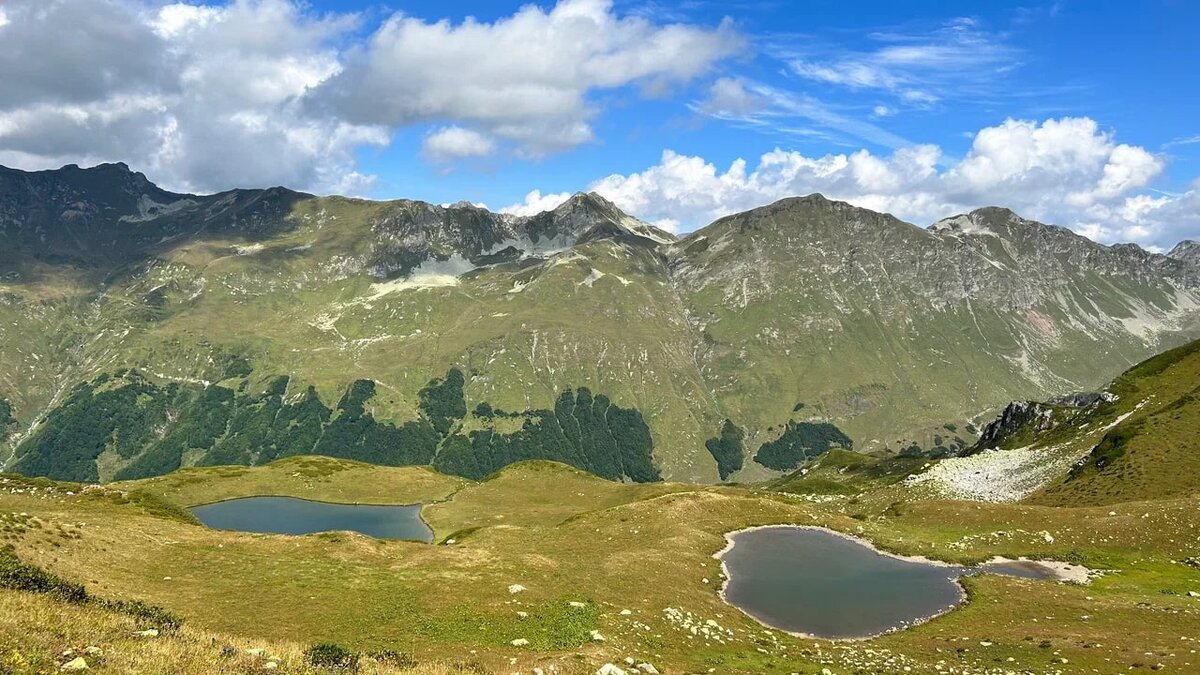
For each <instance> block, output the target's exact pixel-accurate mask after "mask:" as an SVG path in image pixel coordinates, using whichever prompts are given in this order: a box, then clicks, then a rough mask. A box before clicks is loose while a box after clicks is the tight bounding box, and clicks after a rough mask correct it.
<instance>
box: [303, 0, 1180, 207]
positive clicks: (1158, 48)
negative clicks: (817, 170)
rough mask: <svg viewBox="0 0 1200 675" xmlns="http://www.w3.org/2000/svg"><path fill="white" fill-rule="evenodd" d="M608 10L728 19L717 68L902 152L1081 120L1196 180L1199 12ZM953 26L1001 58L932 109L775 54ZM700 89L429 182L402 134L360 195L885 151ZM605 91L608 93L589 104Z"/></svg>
mask: <svg viewBox="0 0 1200 675" xmlns="http://www.w3.org/2000/svg"><path fill="white" fill-rule="evenodd" d="M521 4H525V3H502V2H484V3H479V2H462V3H455V7H454V10H453V13H447V11H446V10H447V7H446V3H440V2H410V3H397V4H393V5H392V7H396V8H402V9H403V11H405V12H407V13H409V14H412V15H414V16H419V17H424V18H427V19H430V20H437V19H441V18H449V19H451V20H454V21H461V20H463V19H464V18H465V17H467V16H475V17H478V18H479V19H480V20H483V21H489V20H495V19H497V18H501V17H504V16H507V15H509V14H511V13H512V11H514V10H515V8H517V7H519V6H520V5H521ZM542 4H543V5H545V6H549V3H542ZM314 5H315V6H316V7H319V8H322V9H328V10H331V11H348V10H362V9H364V8H378V7H379V6H378V5H375V4H373V3H363V2H354V1H347V0H337V1H332V2H317V3H314ZM617 7H618V8H620V9H622V10H625V11H628V12H636V13H644V14H646V15H648V16H660V17H662V19H663V20H682V21H687V22H692V23H698V24H701V25H710V26H711V25H716V24H718V23H719V22H720V21H721V20H722V19H723V18H724V17H731V18H733V20H734V21H735V22H736V25H737V27H738V29H739V30H741V31H743V32H744V33H745V34H746V35H747V36H748V37H749V39H750V43H751V44H750V45H749V48H748V49H747V53H746V55H745V56H744V57H743V58H737V59H733V60H731V61H729V62H727V63H723V64H721V65H720V66H719V67H718V68H717V72H719V73H724V74H728V75H743V76H750V77H753V78H756V79H760V80H762V81H764V82H769V83H772V84H774V85H775V86H778V87H780V88H783V89H786V90H789V91H794V92H797V93H802V94H806V95H810V96H813V97H815V98H817V99H819V100H820V101H822V102H823V103H825V104H827V105H828V106H829V107H830V108H831V109H834V110H837V111H838V112H839V113H840V114H844V115H846V116H847V117H850V118H852V119H856V120H861V121H862V122H864V123H866V124H870V125H873V126H877V127H879V128H880V129H883V130H885V131H887V132H889V133H892V134H895V135H896V136H899V137H900V138H903V139H907V140H908V141H909V142H912V143H936V144H938V145H940V146H941V147H942V148H943V149H945V150H946V151H947V153H949V154H951V155H956V156H961V155H963V154H964V153H965V152H966V151H967V150H968V149H969V148H970V145H971V136H972V135H973V134H974V132H975V131H977V130H978V129H981V128H983V127H986V126H991V125H994V124H997V123H999V122H1001V121H1003V120H1004V119H1005V118H1009V117H1015V118H1021V119H1035V120H1042V119H1045V118H1048V117H1063V116H1088V117H1091V118H1093V119H1094V120H1096V121H1097V122H1098V123H1099V124H1100V125H1101V126H1102V127H1104V128H1105V129H1108V130H1110V131H1112V132H1113V133H1115V134H1116V136H1117V139H1118V140H1119V141H1121V142H1125V143H1132V144H1136V145H1140V146H1143V147H1145V148H1147V149H1148V150H1150V151H1152V152H1159V153H1166V154H1167V155H1169V157H1170V162H1169V166H1168V169H1167V171H1166V174H1165V175H1164V177H1163V180H1162V182H1161V183H1160V184H1158V187H1160V188H1161V189H1164V190H1175V191H1179V190H1183V189H1185V188H1186V187H1187V184H1188V183H1189V182H1190V181H1192V180H1194V179H1195V178H1196V177H1197V176H1200V142H1193V143H1190V144H1188V143H1182V142H1181V141H1184V140H1187V139H1195V140H1200V138H1197V137H1198V136H1200V124H1198V120H1200V87H1197V86H1189V85H1188V84H1186V83H1188V82H1190V81H1192V80H1194V79H1195V77H1196V69H1197V67H1200V40H1198V39H1196V31H1197V30H1200V3H1192V2H1166V1H1159V2H1153V1H1152V2H1146V3H1127V2H1126V3H1122V2H1074V3H1072V2H1059V3H1044V4H1037V3H1009V2H991V3H988V2H979V3H957V6H956V3H946V2H902V3H898V2H858V3H847V2H836V1H822V2H770V1H764V2H754V1H747V2H679V3H666V2H664V3H639V2H621V3H618V5H617ZM963 17H969V18H971V19H973V20H975V21H976V22H977V25H978V31H979V33H980V35H981V37H982V38H983V39H986V40H987V41H988V44H990V45H992V46H994V47H997V48H1001V49H1002V50H1003V52H1004V53H1003V55H1002V56H1001V55H998V61H997V62H995V63H988V64H983V66H982V67H980V68H979V69H978V70H976V71H970V70H966V69H964V72H963V74H962V79H963V80H964V81H968V82H969V81H972V80H973V81H974V82H975V83H976V84H975V87H974V89H977V91H963V92H961V94H959V93H956V92H955V91H954V90H953V88H950V89H947V90H943V91H941V92H940V93H941V94H942V96H943V98H942V99H941V100H939V101H938V102H936V103H933V104H923V105H922V104H911V103H906V102H904V101H903V100H902V99H900V98H899V97H898V96H897V95H895V94H894V93H891V92H888V91H882V90H879V89H875V88H850V87H846V86H839V85H837V84H831V83H823V82H820V81H812V80H805V79H804V78H801V77H798V76H796V75H795V74H789V73H787V72H786V71H787V65H786V59H787V58H788V53H789V52H799V53H804V54H809V55H811V56H812V58H813V59H823V58H824V59H829V58H837V57H838V56H839V55H846V54H852V53H854V52H870V51H871V50H877V49H879V48H881V47H883V46H885V45H886V44H887V43H886V42H885V41H884V39H883V38H882V36H881V35H879V34H883V33H896V34H899V35H904V36H912V37H914V38H922V37H928V39H929V41H931V42H936V40H937V39H938V38H937V36H938V33H939V31H941V30H942V29H944V27H945V26H946V25H947V24H948V23H951V22H954V21H955V20H958V19H961V18H963ZM928 76H929V77H930V78H935V77H938V74H937V73H935V72H929V73H928ZM703 84H704V81H700V82H697V83H696V86H691V87H682V88H681V89H680V91H677V92H675V93H674V95H672V96H670V97H669V98H666V99H646V98H643V97H640V96H638V95H637V93H636V92H633V91H630V92H626V94H627V95H626V96H622V97H620V98H621V100H620V101H619V102H608V101H605V103H606V107H605V112H604V114H603V115H602V116H601V117H600V118H599V119H597V121H596V124H597V127H598V129H599V130H600V131H601V132H602V133H601V137H600V138H599V139H597V141H596V142H594V143H589V144H585V145H582V146H580V147H579V148H576V149H575V150H573V151H571V152H567V153H563V154H562V155H558V156H553V157H548V158H544V159H542V160H540V161H535V162H522V161H498V162H496V163H494V164H490V163H489V164H487V165H485V167H484V168H482V169H480V170H475V171H461V172H456V174H454V175H450V176H445V175H439V174H436V173H432V174H431V172H430V171H429V170H428V167H426V166H420V165H414V163H413V161H412V160H413V157H414V156H415V155H416V154H417V153H418V151H419V144H420V133H421V132H420V130H419V129H412V130H408V131H406V132H402V133H400V134H398V135H397V138H396V142H395V144H394V145H393V146H392V147H391V148H389V149H388V150H386V151H384V152H381V153H367V154H366V155H364V166H368V167H370V169H371V170H372V171H374V172H376V173H378V174H380V175H381V176H385V177H386V178H385V179H384V180H383V181H381V183H380V185H379V187H378V188H377V189H376V190H375V191H374V192H373V194H374V195H375V196H378V197H396V196H412V195H419V196H421V197H422V198H424V199H428V200H433V201H454V200H456V199H471V200H474V201H481V202H487V203H489V204H495V205H500V204H507V203H509V202H511V201H513V198H514V197H517V196H520V195H521V194H524V191H526V190H529V189H531V188H533V187H538V188H541V189H542V190H543V191H551V192H560V191H571V190H577V189H581V188H582V187H583V186H585V185H587V184H588V183H589V182H590V181H592V180H594V179H595V178H597V177H598V176H602V175H607V174H610V173H625V172H628V171H631V170H636V169H638V168H641V167H644V166H647V165H650V164H653V163H655V162H656V161H657V160H658V156H659V155H660V154H661V152H662V150H663V149H664V148H665V147H670V148H672V149H674V150H676V151H679V152H681V153H687V154H696V155H701V156H704V157H706V158H708V159H710V160H712V161H714V162H715V163H717V164H718V165H726V164H728V163H729V162H731V161H733V160H734V159H736V158H737V157H746V156H753V155H758V154H760V153H762V152H765V151H768V150H770V149H772V148H773V147H775V146H779V147H783V148H795V149H800V150H803V151H804V152H805V153H806V154H824V153H826V152H844V151H846V150H847V149H849V150H854V149H857V148H859V147H865V148H868V149H872V150H878V151H886V150H888V149H889V148H887V147H885V146H882V145H880V144H879V143H877V142H874V140H873V139H871V138H864V137H862V136H856V135H854V134H852V133H846V132H841V131H838V130H836V129H831V128H828V127H826V126H823V125H820V124H816V123H814V122H812V121H810V120H795V124H796V125H798V126H800V127H802V128H803V129H804V130H805V131H813V132H822V133H823V134H828V135H829V136H830V137H829V138H826V137H820V136H806V135H804V134H801V133H788V132H787V131H784V130H782V129H779V128H766V129H759V128H754V129H747V128H746V127H745V125H742V124H737V123H729V122H722V121H718V120H713V119H710V118H706V117H705V116H703V115H698V114H695V113H693V112H692V111H690V110H689V109H688V107H687V103H688V102H689V101H692V100H694V99H695V98H697V97H700V96H702V95H703V90H702V85H703ZM916 84H919V82H918V83H916ZM612 97H614V95H613V94H612V93H608V94H604V95H601V96H599V97H598V99H599V100H602V101H604V100H605V99H609V98H612ZM880 105H882V106H886V107H887V108H889V109H891V110H893V111H895V113H894V114H893V115H891V116H889V117H886V118H883V119H880V118H877V117H876V116H875V115H874V114H873V112H872V111H873V109H874V108H875V107H876V106H880Z"/></svg>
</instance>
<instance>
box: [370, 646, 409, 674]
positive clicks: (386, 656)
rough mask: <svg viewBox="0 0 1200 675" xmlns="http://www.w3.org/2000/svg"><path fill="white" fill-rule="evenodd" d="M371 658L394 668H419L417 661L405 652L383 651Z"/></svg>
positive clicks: (373, 654)
mask: <svg viewBox="0 0 1200 675" xmlns="http://www.w3.org/2000/svg"><path fill="white" fill-rule="evenodd" d="M371 658H373V659H375V660H376V661H378V662H380V663H382V664H384V665H388V666H392V667H393V668H402V669H405V670H411V669H413V668H416V667H417V660H416V659H414V658H413V657H412V655H410V654H408V653H405V652H398V651H395V650H393V649H384V650H383V651H378V652H372V653H371Z"/></svg>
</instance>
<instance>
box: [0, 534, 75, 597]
mask: <svg viewBox="0 0 1200 675" xmlns="http://www.w3.org/2000/svg"><path fill="white" fill-rule="evenodd" d="M0 588H8V589H12V590H16V591H27V592H30V593H46V594H49V595H52V596H54V597H56V598H58V599H60V600H63V601H65V602H71V603H75V604H82V603H85V602H87V601H88V600H89V597H88V592H87V590H86V589H85V588H84V587H83V586H82V585H80V584H76V583H72V582H70V581H67V580H66V579H63V578H62V577H59V576H57V575H55V574H51V573H50V572H47V571H46V570H44V569H42V568H40V567H38V566H37V565H31V564H29V563H26V562H22V561H21V559H20V558H18V557H17V556H16V554H15V553H13V550H12V547H11V546H9V547H5V548H3V549H0Z"/></svg>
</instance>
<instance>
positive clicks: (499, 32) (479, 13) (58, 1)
mask: <svg viewBox="0 0 1200 675" xmlns="http://www.w3.org/2000/svg"><path fill="white" fill-rule="evenodd" d="M1198 29H1200V3H1196V2H1192V1H1190V0H1145V1H1143V2H1139V3H1133V2H1114V1H1108V0H1088V1H1083V0H1062V1H1059V2H1054V1H1050V2H1037V1H1034V0H1030V1H1029V2H1023V3H1012V2H1003V3H1002V2H971V3H953V2H945V1H942V2H924V1H921V0H911V1H906V2H894V1H886V2H882V1H881V2H846V1H842V2H835V1H826V0H812V1H803V0H797V1H794V2H784V1H774V0H730V1H728V2H709V1H706V0H683V1H677V2H667V1H665V0H647V1H635V0H560V1H559V2H537V3H524V4H522V3H519V2H500V1H497V0H489V1H488V2H455V3H447V2H444V1H443V2H431V1H426V0H422V1H418V2H402V1H392V2H373V1H370V0H307V1H302V0H230V1H226V2H220V1H216V0H209V1H207V2H204V1H202V0H191V1H190V2H184V3H168V2H160V1H155V0H0V165H5V166H10V167H16V168H22V169H29V170H33V169H46V168H56V167H59V166H62V165H64V164H68V163H76V164H80V165H83V166H87V165H92V164H96V163H100V162H115V161H123V162H125V163H127V164H129V165H130V167H131V168H133V169H135V170H138V171H141V172H143V173H145V174H146V175H147V176H148V177H149V178H150V179H151V180H153V181H155V182H156V183H158V184H160V185H162V186H163V187H166V188H168V189H173V190H177V191H186V192H216V191H221V190H226V189H231V188H235V187H266V186H271V185H285V186H287V187H291V188H294V189H299V190H306V191H310V192H314V193H318V194H333V193H337V194H347V195H353V196H365V197H371V198H376V199H392V198H412V199H422V200H426V201H430V202H434V203H450V202H457V201H462V200H465V201H470V202H472V203H477V204H483V205H486V206H487V207H489V208H492V209H494V210H503V211H507V212H511V213H536V212H537V211H540V210H544V209H548V208H553V207H554V206H555V205H557V204H558V203H560V202H561V201H562V200H563V199H565V198H566V197H567V196H568V195H570V194H571V193H573V192H576V191H580V190H593V191H596V192H598V193H600V194H602V195H603V196H605V197H608V198H609V199H611V200H613V201H614V202H615V203H617V205H618V206H620V207H622V208H623V209H625V210H626V211H628V212H630V213H632V214H633V215H635V216H637V217H639V218H641V219H643V220H646V221H648V222H653V223H655V224H658V225H660V226H662V227H665V228H667V229H671V230H674V231H677V232H687V231H691V230H694V229H697V228H699V227H703V226H704V225H706V224H708V223H709V222H711V221H712V220H714V219H716V218H719V217H721V216H724V215H727V214H729V213H734V212H737V211H741V210H745V209H748V208H753V207H756V206H760V205H763V204H767V203H770V202H772V201H775V200H777V199H780V198H783V197H788V196H795V195H804V194H809V193H812V192H821V193H823V194H825V195H826V196H828V197H831V198H836V199H842V200H845V201H849V202H851V203H854V204H857V205H860V206H864V207H867V208H871V209H875V210H879V211H886V212H889V213H893V214H895V215H896V216H898V217H900V218H903V219H905V220H907V221H909V222H912V223H915V224H918V225H922V226H924V225H928V224H930V223H932V222H934V221H936V220H938V219H940V218H943V217H948V216H951V215H955V214H958V213H962V212H965V211H968V210H970V209H973V208H977V207H980V206H986V205H999V206H1006V207H1009V208H1011V209H1013V210H1014V211H1016V212H1017V213H1019V214H1021V215H1023V216H1025V217H1028V218H1034V219H1037V220H1042V221H1044V222H1051V223H1056V224H1060V225H1064V226H1067V227H1070V228H1072V229H1074V230H1076V231H1077V232H1080V233H1082V234H1085V235H1087V236H1089V237H1091V238H1093V239H1096V240H1098V241H1101V242H1104V243H1113V242H1125V241H1133V242H1137V243H1139V244H1142V245H1143V246H1146V247H1147V248H1150V249H1152V250H1157V251H1165V250H1169V249H1170V248H1171V247H1172V246H1173V245H1174V244H1175V243H1176V242H1177V241H1179V240H1182V239H1186V238H1193V239H1198V238H1200V87H1198V86H1196V84H1195V79H1196V70H1197V67H1198V66H1200V40H1196V39H1195V35H1196V33H1197V30H1198Z"/></svg>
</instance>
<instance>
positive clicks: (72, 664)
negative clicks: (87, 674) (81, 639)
mask: <svg viewBox="0 0 1200 675" xmlns="http://www.w3.org/2000/svg"><path fill="white" fill-rule="evenodd" d="M87 669H88V664H87V661H84V660H83V657H82V656H80V657H78V658H75V659H72V660H70V661H67V662H66V663H64V664H62V668H60V670H64V671H67V672H72V671H76V670H87Z"/></svg>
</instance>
